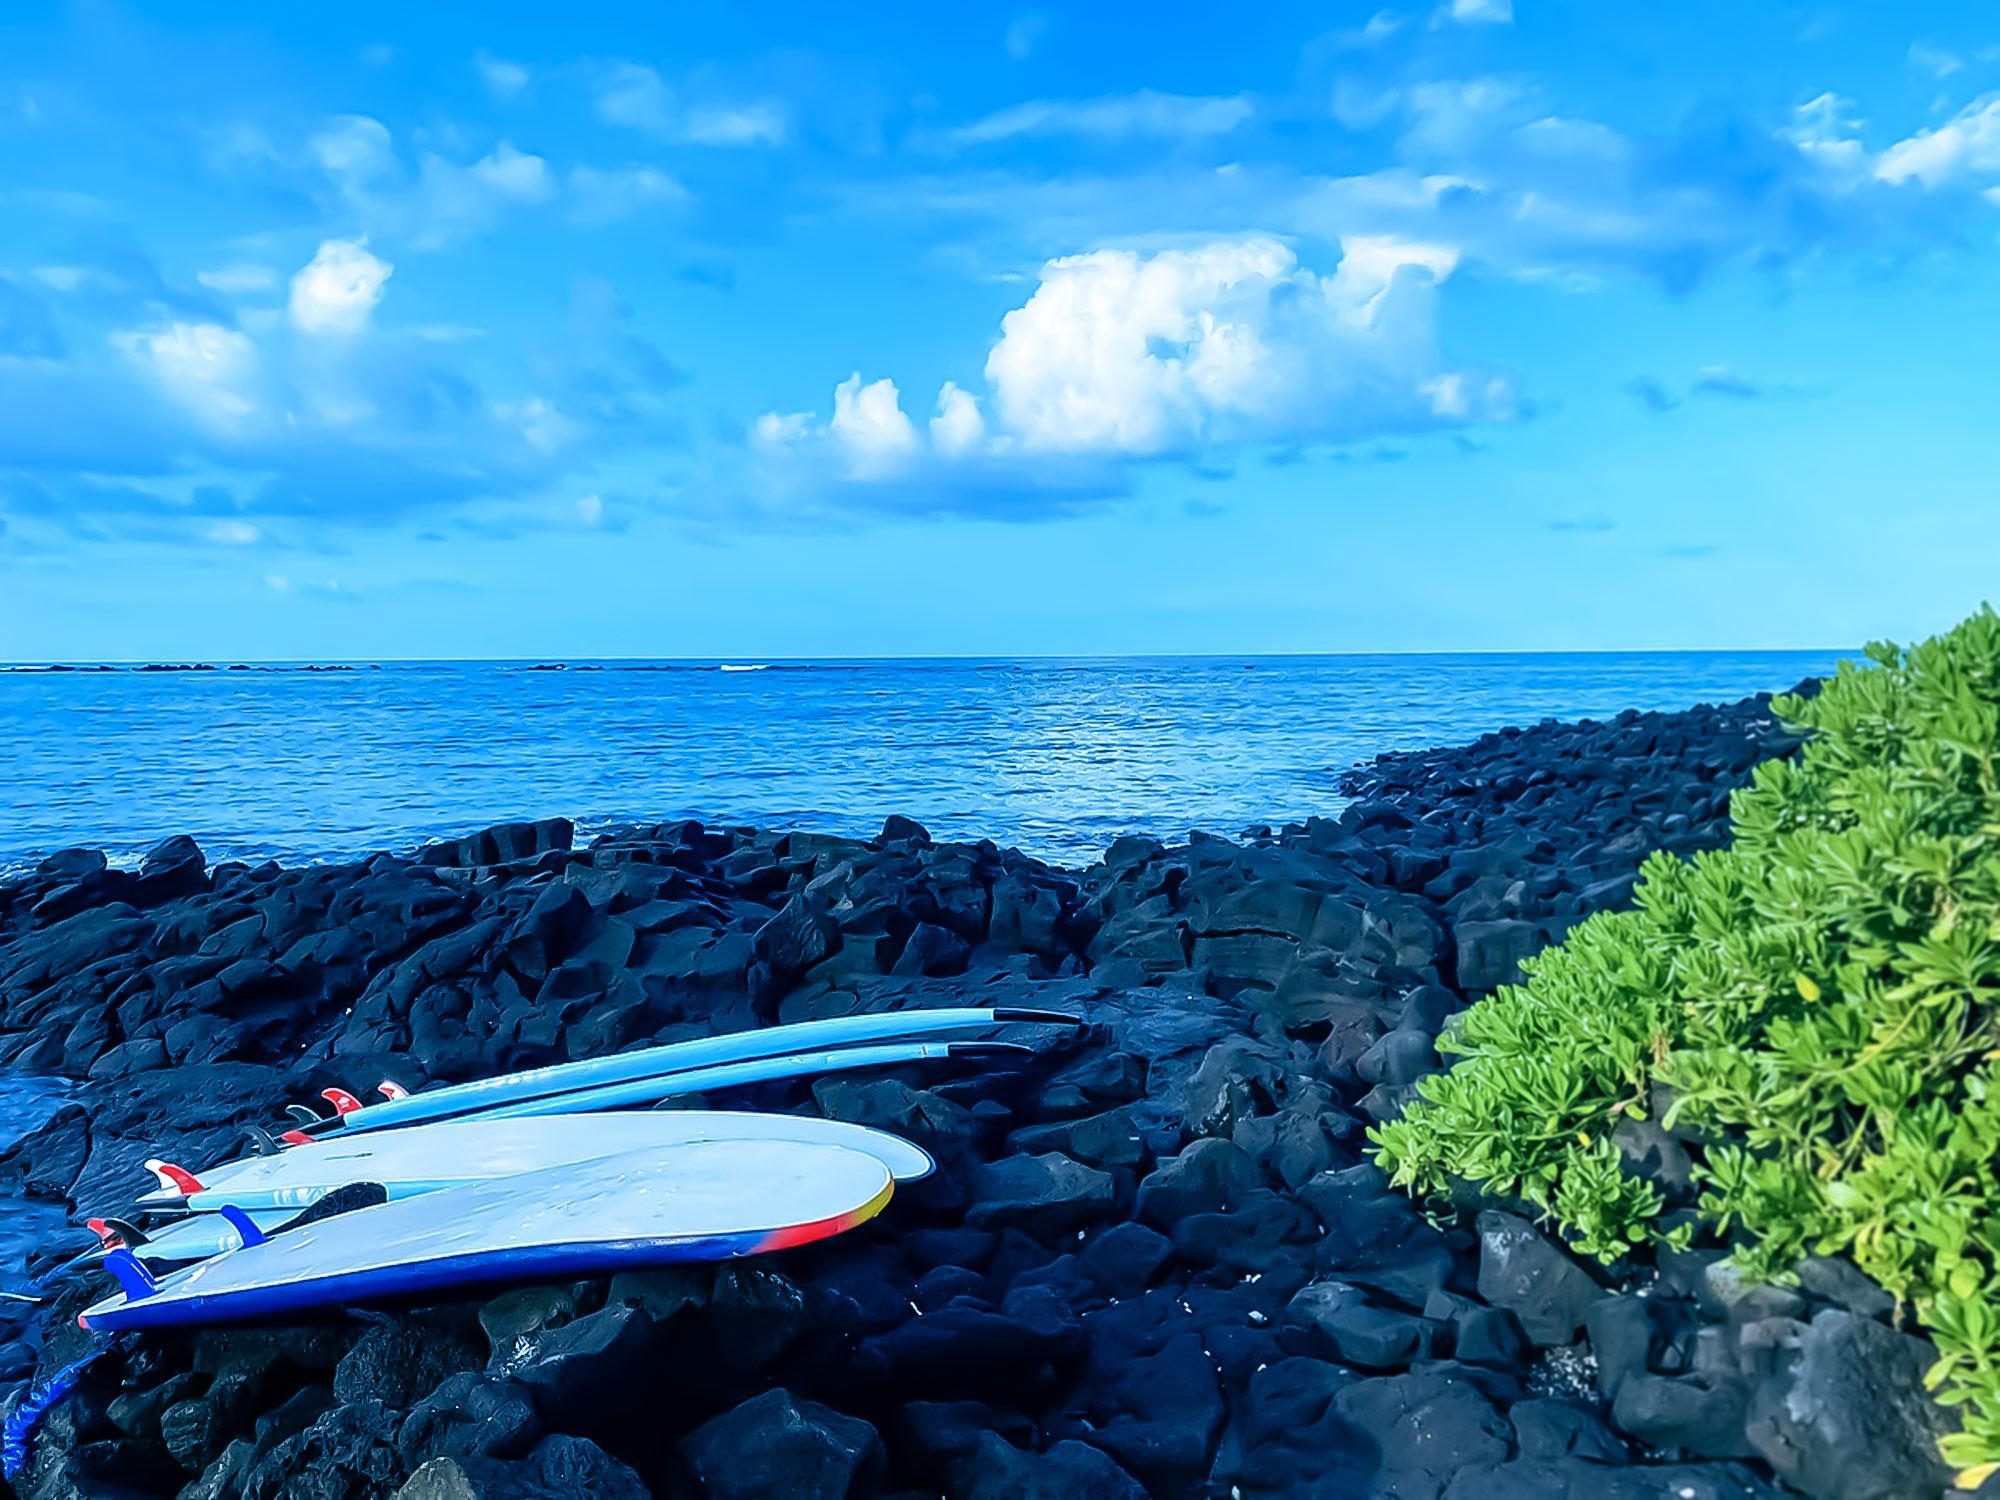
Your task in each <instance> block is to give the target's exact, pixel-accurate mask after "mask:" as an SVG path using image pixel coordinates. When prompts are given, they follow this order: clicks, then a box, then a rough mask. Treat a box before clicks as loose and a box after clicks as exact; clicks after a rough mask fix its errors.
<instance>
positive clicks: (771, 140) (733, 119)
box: [680, 104, 785, 146]
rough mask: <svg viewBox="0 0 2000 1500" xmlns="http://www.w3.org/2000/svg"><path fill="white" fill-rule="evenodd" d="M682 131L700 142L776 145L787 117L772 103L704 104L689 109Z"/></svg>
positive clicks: (713, 144)
mask: <svg viewBox="0 0 2000 1500" xmlns="http://www.w3.org/2000/svg"><path fill="white" fill-rule="evenodd" d="M680 134H681V139H683V140H685V141H689V142H691V143H693V144H694V145H697V146H777V145H782V144H783V143H784V139H785V117H784V115H783V113H782V112H780V110H779V109H778V107H777V106H776V105H773V104H733V105H702V106H698V107H696V108H694V109H691V110H689V111H688V113H687V119H686V121H685V122H684V124H683V125H682V127H681V132H680Z"/></svg>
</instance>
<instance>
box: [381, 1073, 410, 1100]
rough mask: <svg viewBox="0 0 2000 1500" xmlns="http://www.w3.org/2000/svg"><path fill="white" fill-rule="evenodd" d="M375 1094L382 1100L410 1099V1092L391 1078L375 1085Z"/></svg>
mask: <svg viewBox="0 0 2000 1500" xmlns="http://www.w3.org/2000/svg"><path fill="white" fill-rule="evenodd" d="M375 1092H376V1093H378V1094H380V1095H381V1096H382V1097H383V1098H384V1099H407V1098H409V1097H410V1091H409V1090H408V1089H406V1088H404V1087H403V1086H402V1085H401V1084H400V1083H398V1082H396V1080H395V1079H393V1078H385V1079H383V1080H382V1081H381V1082H380V1083H378V1084H376V1085H375Z"/></svg>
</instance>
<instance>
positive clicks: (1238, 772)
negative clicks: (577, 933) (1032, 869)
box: [0, 650, 1852, 867]
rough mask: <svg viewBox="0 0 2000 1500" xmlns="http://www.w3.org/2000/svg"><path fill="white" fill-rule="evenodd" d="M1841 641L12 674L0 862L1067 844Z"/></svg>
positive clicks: (5, 676) (1224, 819) (1801, 656)
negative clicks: (479, 839) (812, 840)
mask: <svg viewBox="0 0 2000 1500" xmlns="http://www.w3.org/2000/svg"><path fill="white" fill-rule="evenodd" d="M1849 654H1852V653H1848V652H1841V651H1834V650H1828V651H1819V652H1755V651H1744V652H1670V653H1631V654H1614V653H1603V654H1574V655H1569V654H1558V655H1539V654H1538V655H1451V656H1446V655H1407V656H1387V655H1385V656H1318V657H1308V656H1284V657H1236V658H1229V657H1199V658H1115V659H1078V660H1057V659H1048V658H1035V659H1028V660H1012V661H980V660H963V659H951V660H935V661H924V660H896V661H811V662H776V661H774V662H749V661H745V662H700V663H697V662H686V661H672V662H640V661H607V662H573V663H568V664H564V665H561V666H559V667H555V666H552V665H550V664H526V663H516V662H396V663H384V664H381V665H380V666H372V667H371V666H360V667H355V668H351V669H340V670H316V669H315V670H309V669H307V668H306V667H304V666H302V665H294V666H286V665H275V666H258V667H251V668H240V669H237V670H228V669H226V668H220V669H217V670H208V671H144V670H134V669H130V668H122V669H119V670H115V671H90V670H79V671H50V670H46V669H33V668H20V669H14V670H9V671H4V672H0V747H4V748H0V867H6V866H18V865H20V864H21V863H22V862H24V861H32V860H34V859H38V858H40V857H41V856H42V855H44V854H46V853H47V852H49V851H50V850H53V849H59V848H63V847H66V846H71V845H78V844H87V845H95V846H98V847H101V848H104V849H106V850H108V851H110V852H111V853H112V854H113V856H114V857H115V858H119V859H130V858H132V857H134V856H136V854H137V853H138V852H140V851H142V850H144V849H145V848H146V847H148V846H149V845H151V844H152V843H154V842H156V841H158V840H159V839H161V838H164V837H167V836H168V835H170V834H176V833H190V834H193V835H194V837H195V838H196V839H197V840H198V841H199V842H200V844H201V846H202V848H203V850H204V851H205V852H206V853H207V854H208V856H209V857H210V858H211V859H212V860H220V859H253V860H254V859H262V858H277V859H282V860H288V861H296V860H321V859H333V858H340V857H345V856H352V855H357V854H365V853H368V852H371V851H374V850H377V849H398V850H403V849H409V848H412V847H414V846H416V845H418V844H421V843H423V842H425V841H426V840H429V839H432V838H436V837H442V836H446V835H455V834H460V833H464V832H468V831H470V830H473V829H476V828H479V827H483V826H485V825H487V824H490V823H496V822H502V821H508V820H512V819H518V818H543V817H553V816H557V815H561V816H565V817H569V818H573V819H575V820H576V822H577V823H578V825H579V828H580V830H581V831H582V832H583V833H585V834H587V833H588V832H589V831H590V830H591V829H593V828H598V827H602V826H605V825H608V824H612V823H616V822H620V821H626V820H643V821H662V820H667V819H674V818H681V817H696V818H701V819H704V820H706V821H709V822H713V823H725V824H756V825H759V826H764V827H782V828H810V829H814V830H820V831H826V832H836V833H849V834H869V833H873V832H874V831H875V830H877V829H878V828H879V827H880V826H881V823H882V819H883V817H884V816H885V815H886V814H889V813H892V812H898V813H904V814H907V815H909V816H911V817H914V818H916V819H918V820H919V821H921V822H923V823H925V824H926V825H928V826H929V828H930V829H931V831H932V833H933V834H935V835H937V836H939V837H947V838H990V839H993V840H994V841H996V842H997V843H1000V844H1003V845H1013V846H1016V847H1018V848H1020V849H1023V850H1025V851H1027V852H1028V853H1030V854H1034V855H1037V856H1039V857H1041V858H1044V859H1047V860H1050V861H1052V862H1055V863H1058V864H1064V865H1072V866H1074V865H1082V864H1086V863H1089V862H1090V861H1091V860H1092V859H1094V858H1095V857H1096V856H1097V855H1098V854H1099V853H1100V852H1101V851H1102V850H1103V849H1104V847H1105V846H1106V845H1107V844H1108V843H1109V842H1110V841H1111V840H1112V839H1113V838H1115V837H1116V836H1118V835H1119V834H1121V833H1132V832H1143V833H1151V834H1155V835H1159V836H1161V837H1184V836H1185V835H1186V834H1187V833H1188V831H1189V830H1190V829H1196V828H1199V829H1203V830H1205V831H1208V832H1212V833H1222V834H1229V835H1234V834H1237V833H1240V832H1241V831H1242V830H1243V829H1244V828H1245V827H1247V826H1250V825H1253V824H1259V823H1271V824H1277V823H1282V822H1285V821H1289V820H1295V819H1302V818H1305V817H1307V816H1310V815H1313V814H1328V813H1333V812H1337V811H1338V810H1339V808H1340V807H1341V806H1342V805H1343V799H1342V797H1341V796H1340V794H1339V792H1338V790H1337V786H1336V783H1337V782H1338V780H1339V778H1340V776H1341V774H1342V773H1343V772H1345V771H1347V770H1348V769H1350V768H1351V767H1353V766H1354V765H1355V764H1356V763H1357V762H1360V761H1364V760H1367V759H1368V758H1370V757H1372V756H1374V755H1376V754H1378V753H1379V752H1382V751H1385V750H1402V749H1412V748H1421V747H1426V746H1432V745H1444V744H1453V743H1457V742H1461V741H1465V740H1470V739H1474V738H1476V737H1478V736H1479V735H1481V734H1484V733H1486V732H1487V731H1488V730H1493V729H1498V728H1501V727H1502V726H1504V725H1509V724H1530V723H1534V722H1536V721H1538V720H1540V719H1543V718H1546V717H1551V716H1554V717H1559V718H1580V717H1602V716H1606V715H1610V714H1615V713H1617V712H1618V711H1619V710H1621V709H1624V708H1628V707H1631V708H1682V707H1686V706H1688V705H1690V704H1694V703H1698V702H1704V701H1718V700H1725V699H1734V698H1740V697H1742V696H1744V695H1745V694H1747V693H1752V692H1756V691H1758V690H1760V689H1774V690H1777V689H1784V688H1789V687H1791V686H1793V685H1794V684H1796V683H1797V682H1798V681H1799V680H1800V679H1802V678H1804V677H1806V676H1808V675H1813V674H1818V673H1823V672H1826V671H1828V670H1830V669H1831V667H1832V665H1833V663H1834V662H1835V661H1836V660H1837V659H1838V658H1839V657H1841V656H1842V655H1849Z"/></svg>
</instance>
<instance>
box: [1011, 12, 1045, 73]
mask: <svg viewBox="0 0 2000 1500" xmlns="http://www.w3.org/2000/svg"><path fill="white" fill-rule="evenodd" d="M1048 29H1049V22H1048V18H1047V17H1046V16H1042V15H1038V14H1036V13H1035V12H1033V11H1023V12H1022V13H1021V14H1020V15H1018V16H1016V17H1014V19H1013V20H1011V21H1009V22H1008V23H1007V35H1006V36H1005V38H1004V39H1003V40H1004V43H1005V45H1006V48H1007V55H1008V56H1009V57H1011V58H1013V59H1014V61H1015V62H1026V61H1027V60H1028V58H1030V57H1031V56H1033V55H1034V51H1035V48H1036V47H1037V46H1039V45H1040V43H1041V40H1042V34H1043V33H1044V32H1046V31H1047V30H1048Z"/></svg>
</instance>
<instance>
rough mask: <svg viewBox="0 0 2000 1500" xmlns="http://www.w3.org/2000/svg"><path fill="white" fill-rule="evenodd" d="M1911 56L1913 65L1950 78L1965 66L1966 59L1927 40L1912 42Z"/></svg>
mask: <svg viewBox="0 0 2000 1500" xmlns="http://www.w3.org/2000/svg"><path fill="white" fill-rule="evenodd" d="M1909 58H1910V65H1911V66H1912V67H1916V68H1922V69H1923V70H1924V71H1925V72H1926V73H1930V74H1932V75H1934V76H1935V77H1938V78H1949V77H1951V75H1952V74H1954V73H1956V72H1958V71H1959V70H1960V69H1961V68H1963V67H1964V66H1965V60H1964V59H1963V58H1961V57H1959V56H1958V55H1957V54H1956V53H1952V52H1947V51H1945V49H1944V48H1942V47H1933V46H1931V45H1929V44H1928V43H1926V42H1912V43H1910V51H1909Z"/></svg>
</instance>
